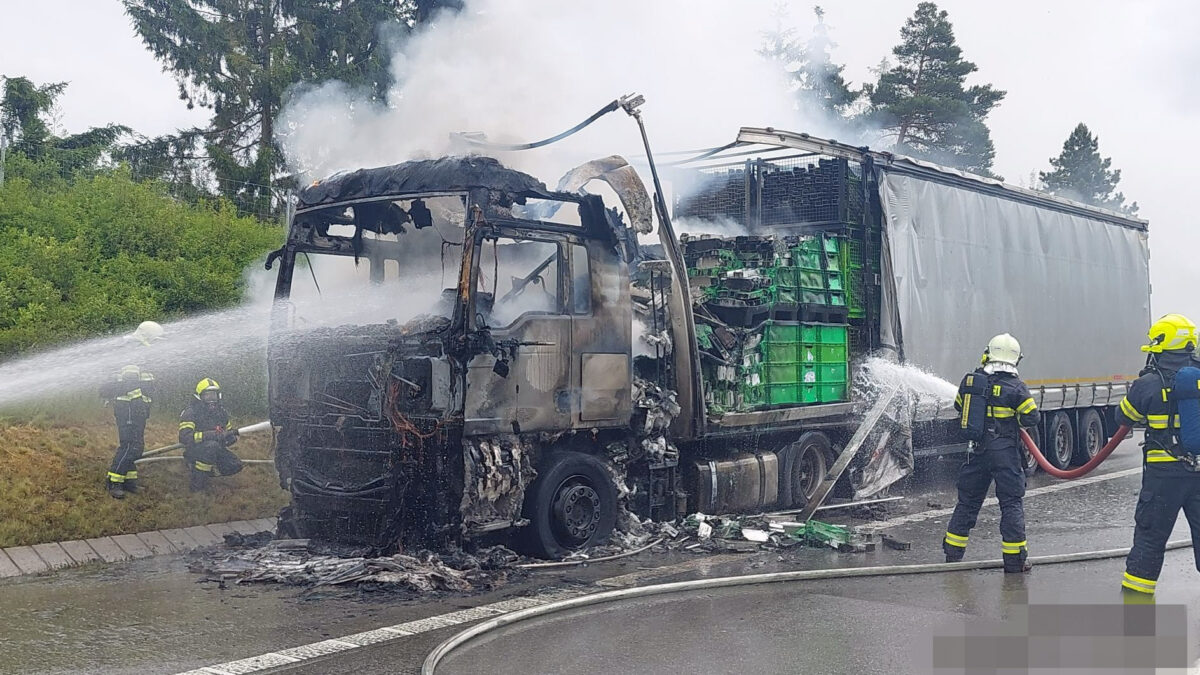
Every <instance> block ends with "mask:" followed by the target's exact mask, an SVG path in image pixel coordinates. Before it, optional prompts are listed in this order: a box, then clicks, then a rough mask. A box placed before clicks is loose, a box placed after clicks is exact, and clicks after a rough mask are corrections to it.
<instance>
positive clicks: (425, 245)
mask: <svg viewBox="0 0 1200 675" xmlns="http://www.w3.org/2000/svg"><path fill="white" fill-rule="evenodd" d="M466 202H467V199H466V196H465V195H462V194H441V195H424V196H416V197H406V198H403V199H381V200H375V201H369V202H360V203H354V204H349V205H346V204H343V205H338V206H331V207H328V208H324V209H319V210H314V211H310V212H305V213H302V214H298V215H297V216H296V221H297V222H296V225H297V228H296V229H297V231H298V232H300V233H302V237H303V239H302V241H301V243H300V245H299V246H298V247H297V251H298V252H299V254H300V255H299V256H298V257H297V260H296V264H297V268H298V269H297V270H296V272H295V274H294V275H293V281H292V288H291V293H290V301H291V303H292V306H293V308H294V310H293V313H292V321H291V323H292V326H293V328H296V329H301V330H303V329H309V328H315V327H335V326H343V325H380V324H392V325H398V326H406V325H408V324H410V323H413V322H414V320H416V319H421V320H422V321H421V323H422V325H423V326H424V327H423V328H422V330H429V329H434V328H442V327H444V326H445V325H447V324H448V323H449V321H450V319H451V318H453V316H454V308H455V304H456V302H457V298H458V293H457V285H458V275H459V268H460V265H461V260H462V244H463V236H464V225H465V222H466V212H467V208H466ZM428 320H432V323H429V322H428Z"/></svg>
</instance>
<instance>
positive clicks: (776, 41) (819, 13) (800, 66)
mask: <svg viewBox="0 0 1200 675" xmlns="http://www.w3.org/2000/svg"><path fill="white" fill-rule="evenodd" d="M813 13H814V14H816V17H817V23H816V25H815V26H814V27H813V32H812V35H810V36H809V38H808V40H807V41H806V42H803V43H802V42H801V41H800V39H799V38H798V37H797V36H796V29H794V28H790V27H789V28H785V27H784V21H786V19H787V10H786V8H784V7H783V6H782V5H781V6H779V7H777V8H776V10H775V27H774V29H773V30H771V31H768V32H766V33H764V34H763V44H762V46H761V47H760V48H759V50H758V53H759V54H760V55H761V56H762V57H763V58H766V59H768V60H771V61H775V62H778V63H779V64H780V66H781V67H782V68H783V69H784V70H785V71H786V72H787V73H788V78H789V80H790V81H791V84H792V88H793V90H794V91H795V92H796V95H797V97H798V98H799V104H800V106H801V108H808V109H814V110H816V111H819V112H820V113H822V114H825V115H827V116H829V117H833V118H842V117H844V116H845V115H846V113H847V112H848V110H849V108H850V106H851V105H852V104H853V103H854V101H855V99H856V98H857V95H856V94H855V93H854V92H852V91H851V90H850V87H849V86H848V85H847V84H846V80H845V78H843V77H842V70H843V69H844V68H845V66H842V65H838V64H836V63H834V62H833V58H832V54H831V52H832V50H833V48H834V47H836V46H837V43H835V42H833V40H832V39H830V37H829V27H828V26H826V25H825V11H824V10H823V9H821V8H820V7H819V6H816V7H813Z"/></svg>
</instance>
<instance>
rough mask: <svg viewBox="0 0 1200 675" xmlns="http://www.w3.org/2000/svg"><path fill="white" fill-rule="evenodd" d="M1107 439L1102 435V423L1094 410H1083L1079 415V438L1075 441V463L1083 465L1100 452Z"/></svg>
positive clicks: (1098, 414)
mask: <svg viewBox="0 0 1200 675" xmlns="http://www.w3.org/2000/svg"><path fill="white" fill-rule="evenodd" d="M1107 441H1108V438H1106V437H1105V435H1104V422H1103V421H1102V420H1101V419H1100V413H1098V412H1096V411H1095V410H1094V409H1088V410H1084V411H1083V412H1082V413H1080V415H1079V438H1078V439H1076V446H1075V461H1076V462H1077V463H1079V464H1085V463H1087V461H1088V460H1090V459H1091V458H1093V457H1095V456H1096V453H1098V452H1100V448H1103V447H1104V444H1105V442H1107Z"/></svg>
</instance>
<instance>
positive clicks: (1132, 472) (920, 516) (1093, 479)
mask: <svg viewBox="0 0 1200 675" xmlns="http://www.w3.org/2000/svg"><path fill="white" fill-rule="evenodd" d="M1141 472H1142V467H1140V466H1138V467H1135V468H1132V469H1124V470H1122V471H1113V472H1112V473H1104V474H1100V475H1099V476H1084V477H1083V478H1076V479H1075V480H1068V481H1063V482H1061V483H1054V484H1053V485H1046V486H1044V487H1040V488H1034V489H1032V490H1027V491H1026V492H1025V497H1026V498H1029V497H1036V496H1038V495H1045V494H1050V493H1052V492H1060V491H1062V490H1070V489H1072V488H1077V487H1083V486H1084V485H1092V484H1094V483H1102V482H1104V481H1109V480H1115V479H1117V478H1125V477H1126V476H1136V475H1138V474H1140V473H1141ZM999 503H1000V502H999V501H997V500H996V498H995V497H988V498H987V499H985V500H984V501H983V505H984V506H993V505H996V504H999ZM952 513H954V509H953V508H949V509H932V510H930V511H921V512H919V513H912V514H909V515H907V516H899V517H897V518H892V519H890V520H884V521H881V522H878V523H871V524H869V525H860V526H859V527H858V529H859V530H860V531H861V532H879V531H881V530H886V529H887V528H889V527H897V526H900V525H907V524H909V523H918V522H921V521H922V520H929V519H931V518H940V517H943V516H948V515H950V514H952Z"/></svg>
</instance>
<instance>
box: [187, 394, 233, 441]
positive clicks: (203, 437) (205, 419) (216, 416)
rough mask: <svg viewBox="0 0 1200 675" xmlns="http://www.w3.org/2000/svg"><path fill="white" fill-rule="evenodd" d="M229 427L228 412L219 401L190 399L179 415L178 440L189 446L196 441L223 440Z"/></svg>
mask: <svg viewBox="0 0 1200 675" xmlns="http://www.w3.org/2000/svg"><path fill="white" fill-rule="evenodd" d="M228 428H229V412H228V411H226V410H225V407H224V406H222V405H221V404H220V403H204V402H201V401H192V402H191V403H189V404H188V407H187V409H185V410H184V411H183V414H182V415H180V416H179V442H180V443H183V444H184V446H187V447H190V446H192V445H195V444H197V443H208V442H216V443H220V444H221V445H226V443H225V442H224V441H223V439H222V436H224V434H225V431H226V430H228Z"/></svg>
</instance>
